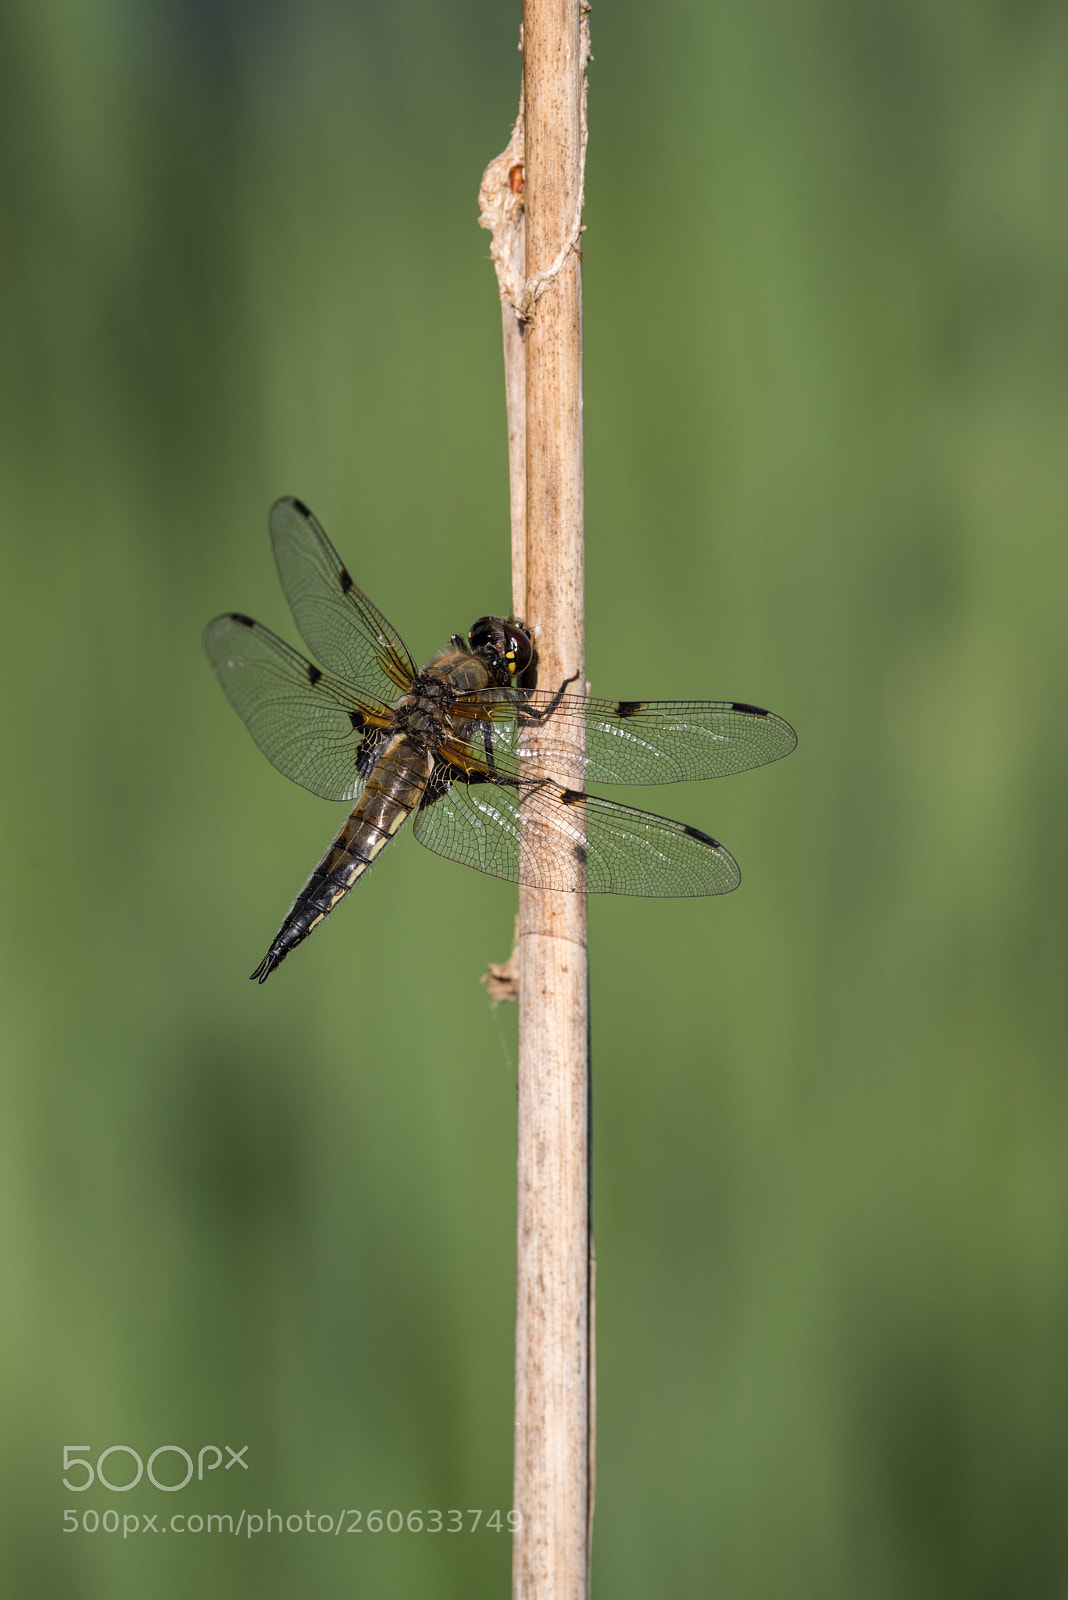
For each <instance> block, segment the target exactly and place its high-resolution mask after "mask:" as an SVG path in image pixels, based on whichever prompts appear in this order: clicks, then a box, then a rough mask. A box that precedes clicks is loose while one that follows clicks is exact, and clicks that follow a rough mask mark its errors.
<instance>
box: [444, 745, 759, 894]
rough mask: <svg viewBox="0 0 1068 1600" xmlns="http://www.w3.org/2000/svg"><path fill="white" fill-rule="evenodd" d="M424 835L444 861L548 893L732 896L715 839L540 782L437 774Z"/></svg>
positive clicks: (731, 875) (734, 873) (728, 866)
mask: <svg viewBox="0 0 1068 1600" xmlns="http://www.w3.org/2000/svg"><path fill="white" fill-rule="evenodd" d="M415 836H416V838H417V839H418V840H419V842H420V844H425V845H426V847H427V849H428V850H433V851H434V852H435V854H437V855H439V856H448V857H450V858H451V860H453V861H462V862H463V864H464V865H465V866H467V867H474V868H475V869H476V871H478V872H488V873H491V874H492V875H493V876H494V877H495V878H509V879H510V880H511V881H512V882H513V883H524V884H528V885H530V886H531V887H533V888H538V889H563V890H568V891H571V892H576V893H580V892H583V891H585V892H586V893H589V894H637V895H651V896H657V897H677V896H686V895H705V894H729V893H730V891H731V890H732V889H736V888H737V887H738V884H739V883H740V882H741V873H740V872H739V870H738V863H737V862H736V861H735V860H734V857H733V856H732V855H730V853H729V852H728V851H727V850H725V849H724V848H723V846H722V845H721V844H720V843H719V842H718V841H717V840H715V839H711V838H709V836H708V834H706V833H701V832H699V831H698V830H697V829H696V828H690V827H688V826H687V825H686V824H685V823H683V822H672V821H670V820H669V819H668V818H667V817H656V816H653V815H652V814H651V813H650V812H648V811H638V810H636V809H635V808H634V807H633V806H621V805H616V804H615V802H614V801H612V800H602V799H599V798H598V797H597V796H595V795H584V794H580V793H578V792H577V791H575V790H572V789H565V788H562V787H560V786H558V785H556V784H553V783H548V782H540V781H537V780H535V781H532V782H523V781H519V782H516V781H514V780H512V781H509V780H507V779H504V778H499V777H498V778H482V779H478V778H473V777H471V776H469V775H464V774H462V773H459V772H458V770H457V769H456V768H455V767H436V768H435V770H434V774H433V776H432V778H431V782H430V786H429V788H428V790H427V793H426V796H425V798H424V800H423V803H422V805H421V807H420V809H419V811H418V812H417V813H416V818H415Z"/></svg>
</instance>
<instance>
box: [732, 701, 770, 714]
mask: <svg viewBox="0 0 1068 1600" xmlns="http://www.w3.org/2000/svg"><path fill="white" fill-rule="evenodd" d="M731 710H732V711H748V713H749V715H750V716H751V717H766V716H767V714H768V713H767V712H766V711H765V710H764V707H763V706H747V705H746V703H745V701H744V700H732V701H731Z"/></svg>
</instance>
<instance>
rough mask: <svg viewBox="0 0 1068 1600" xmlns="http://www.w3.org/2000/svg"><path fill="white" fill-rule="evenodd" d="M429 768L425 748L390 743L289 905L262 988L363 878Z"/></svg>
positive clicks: (263, 967)
mask: <svg viewBox="0 0 1068 1600" xmlns="http://www.w3.org/2000/svg"><path fill="white" fill-rule="evenodd" d="M433 764H434V763H433V758H432V756H431V755H430V754H429V753H428V751H427V749H426V747H425V746H424V745H422V744H421V743H417V742H416V741H415V740H413V739H411V738H409V737H408V736H407V735H406V734H398V735H396V736H395V737H394V738H393V739H391V740H390V741H389V744H388V745H387V746H386V748H385V750H384V751H383V752H382V755H381V757H380V758H379V760H378V762H377V764H376V766H375V768H374V771H373V772H372V773H371V775H370V777H369V778H368V780H367V787H366V788H365V789H364V791H363V794H362V795H361V796H360V798H359V800H358V801H357V803H356V807H355V810H354V811H353V812H352V815H351V816H350V817H348V818H347V819H346V822H345V825H344V827H343V828H342V829H341V832H340V833H339V834H338V835H337V838H336V839H335V840H334V842H333V844H332V845H331V846H330V849H329V850H328V851H327V852H326V855H325V856H324V857H323V859H322V860H321V861H320V862H319V865H318V866H317V867H316V868H315V871H314V872H313V873H312V875H311V877H310V878H309V879H308V881H307V883H306V884H305V885H304V887H303V889H302V890H301V891H300V893H299V894H298V896H297V898H296V899H295V900H294V902H293V904H292V906H291V907H290V910H289V913H288V915H287V916H286V919H285V921H284V922H283V923H282V926H281V928H280V929H279V930H278V934H277V937H276V938H275V939H274V941H273V942H272V944H271V948H270V949H269V950H268V952H267V954H266V955H265V956H264V958H263V960H262V961H261V962H260V964H259V966H258V967H257V968H256V970H255V972H253V973H252V974H251V976H252V977H253V978H255V979H257V980H258V981H259V982H260V983H263V982H264V980H265V979H266V978H268V977H269V976H270V975H271V973H272V972H273V971H274V969H275V967H277V966H279V965H280V964H281V962H283V961H284V960H285V958H286V956H287V955H288V954H289V952H290V951H291V950H292V949H293V948H294V947H295V946H296V945H298V944H300V943H301V941H302V940H304V939H306V938H307V937H308V935H309V933H311V932H312V931H313V930H314V929H315V928H317V927H318V926H319V924H320V922H322V920H323V918H324V917H328V916H329V915H330V913H331V911H333V909H334V907H335V906H336V905H337V903H338V901H339V900H341V899H342V898H343V896H345V895H346V894H347V893H348V892H349V890H350V889H351V888H352V886H353V884H354V883H356V881H357V880H358V879H359V878H362V877H363V875H364V873H365V872H366V871H367V869H368V867H370V866H371V865H373V863H374V862H375V860H376V859H377V858H378V856H380V855H381V853H382V851H383V850H384V849H385V848H386V845H387V844H389V842H390V840H391V839H393V838H394V836H395V835H396V834H397V833H399V831H400V829H401V828H402V827H403V826H404V824H405V823H406V822H407V820H408V818H409V817H410V816H411V814H412V812H413V811H414V810H415V808H416V806H417V805H418V804H419V801H420V799H421V798H422V795H423V791H424V789H425V788H426V785H427V781H428V779H429V777H430V773H431V769H432V767H433Z"/></svg>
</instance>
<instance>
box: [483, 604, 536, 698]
mask: <svg viewBox="0 0 1068 1600" xmlns="http://www.w3.org/2000/svg"><path fill="white" fill-rule="evenodd" d="M467 642H468V644H469V645H470V646H471V649H472V650H473V651H474V653H475V655H476V656H481V657H482V659H483V661H485V662H486V664H487V666H488V667H489V668H490V670H491V672H492V673H493V675H494V677H495V678H496V679H497V681H498V682H499V683H511V682H512V681H513V680H514V679H516V678H518V677H520V675H521V674H522V673H524V672H525V671H526V669H527V667H529V666H530V659H531V657H532V655H533V654H534V646H533V644H532V643H531V640H530V634H529V633H528V632H527V630H526V629H525V628H524V627H523V625H522V623H520V622H513V621H512V620H511V619H510V618H508V617H479V619H478V621H477V622H476V623H475V624H474V625H473V626H472V628H471V631H470V632H469V633H468V635H467Z"/></svg>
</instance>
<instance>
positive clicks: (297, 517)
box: [271, 498, 416, 704]
mask: <svg viewBox="0 0 1068 1600" xmlns="http://www.w3.org/2000/svg"><path fill="white" fill-rule="evenodd" d="M271 542H272V544H273V545H274V559H275V562H276V563H277V566H278V576H279V577H280V578H281V580H282V588H283V589H284V590H285V596H286V599H287V600H288V601H289V607H290V610H291V611H292V613H293V620H294V621H295V622H296V624H297V627H298V628H299V630H300V636H301V638H302V639H303V640H304V643H305V644H306V645H307V646H308V648H309V650H311V652H312V654H313V655H314V656H315V657H316V658H317V659H318V660H319V661H321V662H322V663H323V665H324V666H326V667H329V668H330V670H331V672H336V673H338V674H339V676H340V677H342V678H347V679H349V680H350V682H352V683H354V684H355V685H356V686H357V687H358V688H359V689H362V690H365V691H366V692H367V693H368V694H371V695H373V696H375V697H376V698H377V699H378V700H382V701H385V702H386V703H387V704H388V703H390V702H391V701H393V700H395V699H396V698H397V695H398V693H403V692H404V690H406V689H407V688H408V685H409V683H410V682H411V680H412V678H414V676H415V672H416V667H415V663H414V662H413V660H412V658H411V656H410V655H409V653H408V649H407V646H406V645H405V643H404V640H403V639H402V638H401V636H400V634H399V633H397V631H396V630H395V629H394V628H393V627H391V625H390V624H389V623H388V622H387V621H386V619H385V617H384V616H383V615H382V613H381V611H379V610H378V608H377V607H376V606H374V605H372V604H371V602H370V600H368V598H367V596H366V595H365V594H364V593H363V592H362V591H361V590H359V589H357V587H356V585H355V584H354V583H353V581H352V578H351V577H350V576H349V573H348V571H347V570H346V568H345V565H344V563H343V562H342V560H341V557H340V556H339V555H338V553H337V551H336V550H335V549H334V547H333V545H332V544H331V543H330V540H329V539H328V538H327V537H326V534H325V533H324V532H323V530H322V528H321V527H320V526H319V524H318V522H317V521H316V520H315V518H314V517H313V516H312V514H311V512H310V511H309V510H308V508H307V506H306V505H304V503H303V502H302V501H300V500H293V499H290V498H286V499H284V500H276V501H275V503H274V505H273V506H272V507H271Z"/></svg>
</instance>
